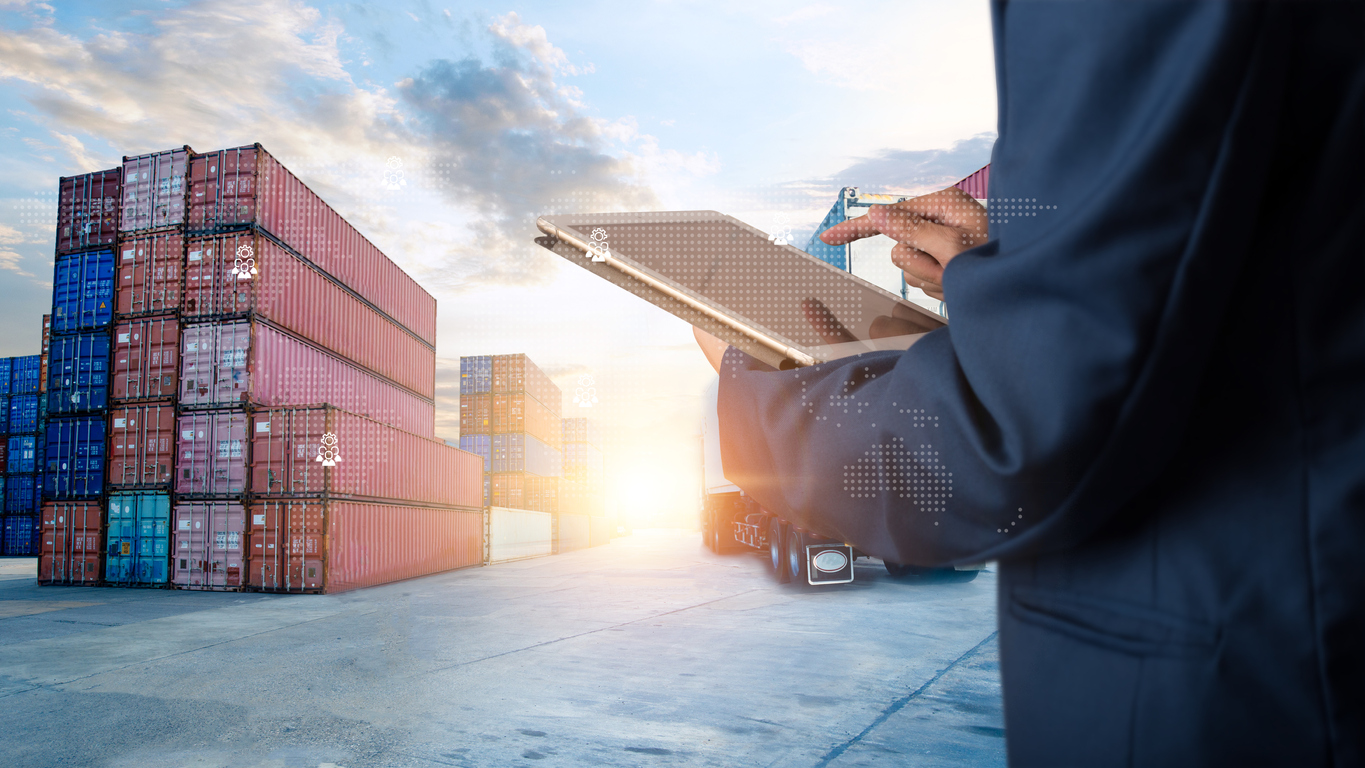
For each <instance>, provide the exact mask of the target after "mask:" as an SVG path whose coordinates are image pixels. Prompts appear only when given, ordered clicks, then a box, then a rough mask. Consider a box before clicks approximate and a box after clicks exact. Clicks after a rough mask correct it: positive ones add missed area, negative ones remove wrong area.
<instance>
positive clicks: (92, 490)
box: [43, 416, 105, 499]
mask: <svg viewBox="0 0 1365 768" xmlns="http://www.w3.org/2000/svg"><path fill="white" fill-rule="evenodd" d="M104 434H105V423H104V416H80V417H76V418H64V419H51V420H49V421H48V422H47V446H46V448H45V450H44V471H43V498H47V499H91V498H95V497H97V496H99V495H100V491H102V490H103V489H104Z"/></svg>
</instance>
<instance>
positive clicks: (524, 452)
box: [461, 432, 563, 477]
mask: <svg viewBox="0 0 1365 768" xmlns="http://www.w3.org/2000/svg"><path fill="white" fill-rule="evenodd" d="M492 438H493V439H492V444H493V462H492V463H493V471H494V472H529V473H531V474H533V475H540V476H541V477H558V476H559V475H561V474H563V463H562V457H561V456H560V453H559V451H556V450H555V449H553V448H551V447H550V446H548V445H546V444H545V443H542V442H541V441H539V440H537V439H536V438H534V437H532V436H531V435H528V434H526V433H525V432H516V433H513V434H507V435H493V436H492ZM461 439H463V438H461Z"/></svg>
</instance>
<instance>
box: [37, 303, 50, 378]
mask: <svg viewBox="0 0 1365 768" xmlns="http://www.w3.org/2000/svg"><path fill="white" fill-rule="evenodd" d="M51 339H52V315H43V351H42V353H41V354H40V355H39V356H38V357H39V364H38V391H39V392H47V356H48V354H47V353H48V347H49V342H50V341H51Z"/></svg>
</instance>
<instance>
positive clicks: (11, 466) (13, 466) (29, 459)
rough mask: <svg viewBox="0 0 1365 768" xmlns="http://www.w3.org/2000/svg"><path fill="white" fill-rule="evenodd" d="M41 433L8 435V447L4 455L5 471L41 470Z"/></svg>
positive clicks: (13, 472)
mask: <svg viewBox="0 0 1365 768" xmlns="http://www.w3.org/2000/svg"><path fill="white" fill-rule="evenodd" d="M43 440H44V438H43V436H42V435H10V436H9V440H8V441H7V442H8V443H9V448H8V450H7V451H6V455H5V471H6V472H8V473H10V474H15V473H18V472H42V471H43V446H44V442H43Z"/></svg>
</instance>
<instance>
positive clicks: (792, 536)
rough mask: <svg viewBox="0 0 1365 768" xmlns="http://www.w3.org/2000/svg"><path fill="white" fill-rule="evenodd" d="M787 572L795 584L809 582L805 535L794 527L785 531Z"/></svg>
mask: <svg viewBox="0 0 1365 768" xmlns="http://www.w3.org/2000/svg"><path fill="white" fill-rule="evenodd" d="M787 572H788V573H790V574H791V578H792V581H794V582H796V583H797V584H801V585H805V584H808V583H810V577H809V575H808V574H807V573H806V536H805V534H803V533H801V532H800V531H798V530H796V529H795V528H789V529H788V531H787Z"/></svg>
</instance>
